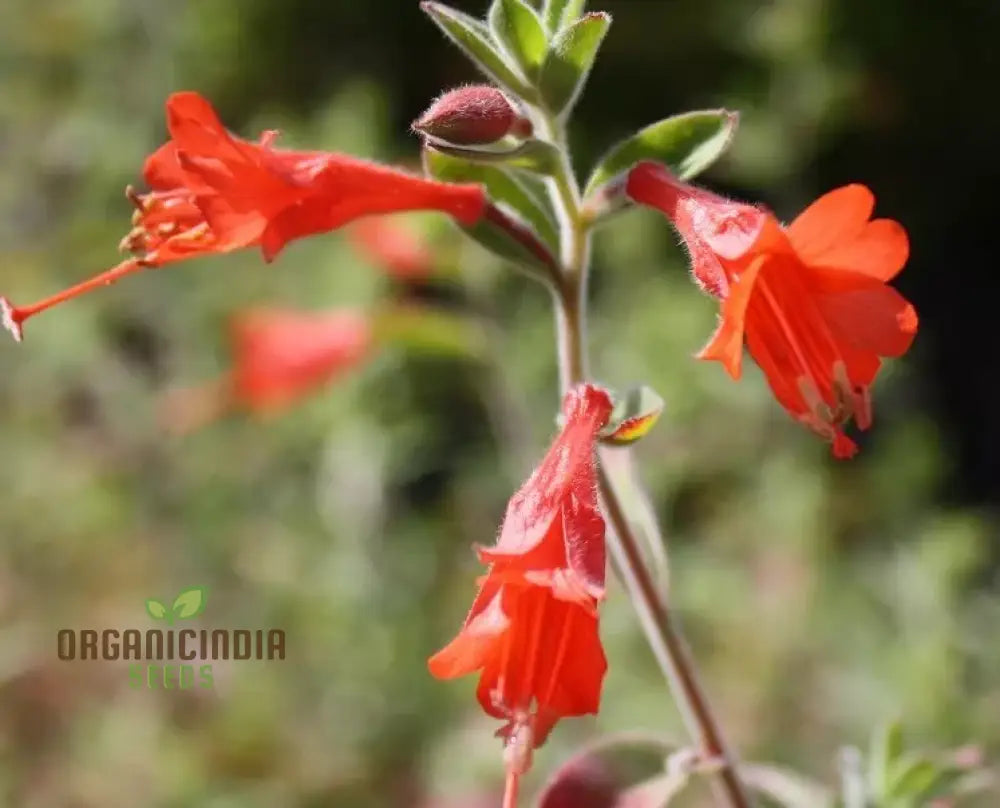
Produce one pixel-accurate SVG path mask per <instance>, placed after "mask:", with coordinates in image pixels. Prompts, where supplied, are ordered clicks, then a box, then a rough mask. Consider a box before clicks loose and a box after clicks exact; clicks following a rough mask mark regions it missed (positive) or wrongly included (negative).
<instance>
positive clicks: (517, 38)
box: [487, 0, 549, 79]
mask: <svg viewBox="0 0 1000 808" xmlns="http://www.w3.org/2000/svg"><path fill="white" fill-rule="evenodd" d="M487 19H488V20H489V23H490V30H491V31H492V32H493V38H494V39H495V40H496V41H497V42H498V43H499V44H500V46H501V47H502V48H503V49H504V50H505V51H507V53H509V54H510V55H511V57H513V58H514V59H515V60H516V62H517V63H518V64H519V65H520V66H521V68H522V69H523V70H524V72H525V73H526V74H527V76H528V78H529V79H533V78H535V77H536V76H537V75H538V70H539V68H541V66H542V60H543V59H544V58H545V51H546V50H547V48H548V44H549V38H548V36H547V35H546V33H545V26H543V25H542V21H541V20H540V19H539V18H538V14H537V13H535V10H534V9H533V8H532V7H531V6H529V5H528V4H527V3H526V2H524V0H493V5H492V6H490V11H489V15H488V17H487Z"/></svg>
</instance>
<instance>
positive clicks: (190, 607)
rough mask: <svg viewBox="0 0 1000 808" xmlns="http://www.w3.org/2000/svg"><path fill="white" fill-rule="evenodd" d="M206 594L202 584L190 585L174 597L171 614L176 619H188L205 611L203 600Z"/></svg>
mask: <svg viewBox="0 0 1000 808" xmlns="http://www.w3.org/2000/svg"><path fill="white" fill-rule="evenodd" d="M207 596H208V593H207V590H206V589H205V587H203V586H192V587H191V588H190V589H185V590H184V591H183V592H181V593H180V594H179V595H178V596H177V597H176V598H175V599H174V605H173V616H174V617H175V618H176V619H177V620H190V619H191V618H192V617H197V616H198V615H199V614H201V613H202V612H203V611H205V601H206V598H207Z"/></svg>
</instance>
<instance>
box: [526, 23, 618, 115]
mask: <svg viewBox="0 0 1000 808" xmlns="http://www.w3.org/2000/svg"><path fill="white" fill-rule="evenodd" d="M610 25H611V15H610V14H605V13H604V12H603V11H598V12H595V13H593V14H588V15H587V16H585V17H583V18H582V19H580V20H577V21H576V22H575V23H573V24H572V25H570V26H569V27H567V28H564V29H563V30H562V31H560V32H559V34H558V35H557V36H556V38H555V39H554V40H553V41H552V47H551V48H550V50H549V53H548V56H546V57H545V63H544V64H543V65H542V74H541V78H540V79H539V81H538V89H539V91H540V92H541V94H542V100H543V101H544V102H545V104H546V106H548V108H549V109H550V110H551V111H552V112H555V113H557V114H558V113H564V112H566V111H568V110H569V109H570V108H571V107H572V106H573V104H574V103H576V99H577V98H578V97H579V95H580V92H581V91H582V90H583V85H584V84H585V83H586V82H587V76H588V75H589V74H590V69H591V67H593V66H594V59H595V58H596V57H597V50H598V48H600V47H601V42H602V41H603V40H604V35H605V34H607V32H608V27H609V26H610Z"/></svg>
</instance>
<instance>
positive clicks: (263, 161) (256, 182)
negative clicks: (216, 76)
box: [0, 92, 486, 339]
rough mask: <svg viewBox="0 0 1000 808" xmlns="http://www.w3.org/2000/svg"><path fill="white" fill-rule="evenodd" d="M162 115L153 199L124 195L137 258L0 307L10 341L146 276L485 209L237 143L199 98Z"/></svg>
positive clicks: (314, 155) (473, 196) (458, 190)
mask: <svg viewBox="0 0 1000 808" xmlns="http://www.w3.org/2000/svg"><path fill="white" fill-rule="evenodd" d="M166 110H167V129H168V131H169V133H170V140H169V141H168V142H167V143H166V144H164V145H163V146H161V147H160V148H159V149H157V150H156V151H155V152H154V153H153V154H152V155H150V157H149V158H148V159H147V160H146V164H145V167H144V170H143V175H144V178H145V180H146V182H147V184H148V185H149V187H150V189H151V190H150V191H149V192H148V193H145V194H137V193H135V192H134V191H132V190H131V189H129V190H128V191H127V195H128V197H129V199H130V200H131V201H132V202H133V204H134V205H135V207H136V212H135V214H134V216H133V224H134V225H135V226H134V227H133V229H132V231H131V232H130V233H129V234H128V235H127V236H126V237H125V238H124V239H123V240H122V245H121V246H122V247H123V249H127V250H129V251H130V252H133V253H135V254H136V257H135V258H129V259H127V260H125V261H123V262H121V263H120V264H118V265H117V266H115V267H113V268H112V269H110V270H108V271H106V272H104V273H102V274H100V275H98V276H96V277H94V278H91V279H89V280H87V281H84V282H83V283H80V284H77V285H76V286H74V287H72V288H70V289H67V290H65V291H63V292H60V293H58V294H56V295H53V296H52V297H50V298H47V299H46V300H42V301H40V302H38V303H35V304H33V305H30V306H13V305H11V304H10V302H9V301H7V300H6V298H2V297H0V309H2V315H3V322H4V325H5V326H6V327H7V329H8V330H9V331H10V332H11V333H12V334H13V335H14V337H15V338H16V339H20V337H21V329H22V326H23V323H24V322H25V321H26V320H27V319H28V318H30V317H32V316H34V315H35V314H38V313H39V312H41V311H44V310H45V309H48V308H50V307H51V306H54V305H55V304H57V303H60V302H63V301H65V300H68V299H70V298H72V297H76V296H78V295H81V294H84V293H85V292H88V291H90V290H92V289H95V288H98V287H100V286H105V285H107V284H109V283H113V282H115V281H117V280H119V279H121V278H122V277H124V276H126V275H129V274H131V273H133V272H136V271H138V270H140V269H143V268H146V267H161V266H164V265H165V264H169V263H171V262H174V261H179V260H183V259H186V258H193V257H196V256H200V255H208V254H215V253H227V252H231V251H233V250H237V249H242V248H245V247H252V246H260V248H261V250H262V252H263V254H264V258H265V259H266V260H268V261H270V260H271V259H273V258H274V257H275V256H276V255H277V254H278V253H279V252H280V251H281V250H282V249H283V248H284V246H285V245H286V244H287V243H288V242H289V241H292V240H293V239H296V238H301V237H303V236H310V235H315V234H318V233H325V232H327V231H330V230H335V229H337V228H339V227H341V226H343V225H345V224H347V223H348V222H351V221H353V220H355V219H358V218H360V217H362V216H367V215H371V214H385V213H394V212H397V211H404V210H434V211H439V212H442V213H446V214H448V215H450V216H452V217H454V218H455V219H457V220H458V221H460V222H462V223H463V224H473V223H475V222H476V221H478V220H479V218H480V217H481V216H482V215H483V211H484V209H485V205H486V197H485V194H484V192H483V189H482V188H481V187H480V186H478V185H457V184H456V185H453V184H449V183H442V182H435V181H433V180H428V179H424V178H422V177H418V176H415V175H412V174H409V173H407V172H405V171H401V170H399V169H396V168H391V167H389V166H383V165H379V164H377V163H372V162H369V161H366V160H360V159H358V158H355V157H350V156H347V155H343V154H337V153H333V152H321V151H297V150H294V149H279V148H275V147H274V145H273V143H274V140H275V138H276V137H277V133H276V132H273V131H271V132H264V133H263V134H262V135H261V137H260V140H259V141H258V142H256V143H251V142H249V141H246V140H242V139H240V138H238V137H236V136H234V135H231V134H230V133H229V132H228V131H226V129H225V127H224V126H223V125H222V122H221V121H220V120H219V118H218V116H217V115H216V114H215V110H214V109H212V106H211V104H209V102H208V101H206V100H205V99H204V98H202V97H201V96H200V95H198V94H197V93H193V92H181V93H175V94H173V95H171V96H170V97H169V98H168V99H167V104H166Z"/></svg>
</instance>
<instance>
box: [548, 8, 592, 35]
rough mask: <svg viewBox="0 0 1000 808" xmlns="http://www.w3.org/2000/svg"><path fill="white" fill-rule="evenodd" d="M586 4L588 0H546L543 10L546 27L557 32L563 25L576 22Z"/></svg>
mask: <svg viewBox="0 0 1000 808" xmlns="http://www.w3.org/2000/svg"><path fill="white" fill-rule="evenodd" d="M586 5H587V0H545V8H544V9H543V11H542V18H543V19H544V20H545V27H546V28H548V29H549V31H551V32H552V33H553V34H554V33H556V31H558V30H559V29H560V28H562V27H563V26H565V25H569V24H570V23H574V22H576V21H577V20H578V19H579V18H580V15H581V14H583V9H584V6H586Z"/></svg>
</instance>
